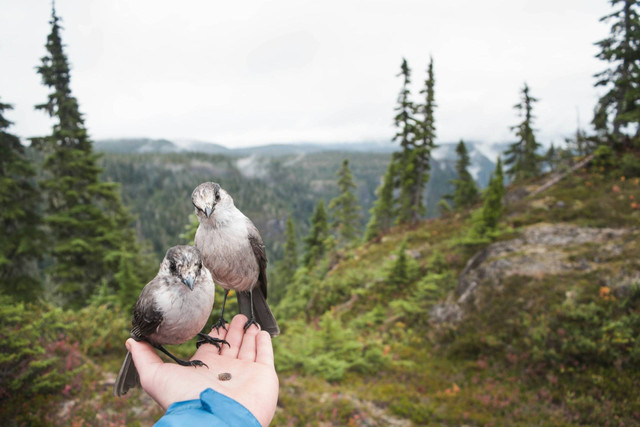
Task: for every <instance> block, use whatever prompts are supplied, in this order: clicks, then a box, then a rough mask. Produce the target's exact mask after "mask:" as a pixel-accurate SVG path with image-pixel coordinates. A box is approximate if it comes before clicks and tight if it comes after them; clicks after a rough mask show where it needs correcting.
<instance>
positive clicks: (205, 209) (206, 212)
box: [204, 206, 215, 218]
mask: <svg viewBox="0 0 640 427" xmlns="http://www.w3.org/2000/svg"><path fill="white" fill-rule="evenodd" d="M214 209H215V207H213V206H212V207H209V206H207V207H206V208H204V214H205V215H206V216H207V218H209V217H210V216H211V214H212V213H213V210H214Z"/></svg>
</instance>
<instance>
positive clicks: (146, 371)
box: [125, 338, 163, 384]
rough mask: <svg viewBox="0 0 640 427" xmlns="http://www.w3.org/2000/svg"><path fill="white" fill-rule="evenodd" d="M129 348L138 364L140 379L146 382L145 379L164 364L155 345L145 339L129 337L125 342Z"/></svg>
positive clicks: (135, 363) (135, 362) (134, 361)
mask: <svg viewBox="0 0 640 427" xmlns="http://www.w3.org/2000/svg"><path fill="white" fill-rule="evenodd" d="M125 346H126V347H127V350H129V352H131V357H132V358H133V363H134V365H136V369H137V370H138V374H139V375H140V381H141V382H142V383H143V384H144V382H145V379H147V378H148V377H149V375H151V374H152V372H154V371H155V370H156V369H157V368H158V366H161V365H162V364H163V362H162V359H160V357H159V356H158V355H157V354H156V352H155V351H154V349H153V347H151V345H149V343H146V342H144V341H136V340H134V339H132V338H129V339H128V340H127V342H126V343H125Z"/></svg>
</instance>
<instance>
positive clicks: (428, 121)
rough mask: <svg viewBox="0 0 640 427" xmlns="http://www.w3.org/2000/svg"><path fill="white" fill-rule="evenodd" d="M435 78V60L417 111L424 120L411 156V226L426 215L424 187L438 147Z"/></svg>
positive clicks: (430, 64) (431, 64)
mask: <svg viewBox="0 0 640 427" xmlns="http://www.w3.org/2000/svg"><path fill="white" fill-rule="evenodd" d="M434 87H435V77H434V74H433V58H431V59H430V61H429V67H428V69H427V79H426V80H425V83H424V88H423V89H422V90H421V91H420V93H421V94H423V95H424V97H425V102H424V104H421V105H418V106H416V111H417V112H418V113H419V114H421V115H422V120H420V121H418V122H416V141H415V143H414V148H413V150H412V153H411V154H412V155H411V156H410V160H409V162H410V163H411V164H412V165H413V166H412V168H411V169H412V171H413V174H414V178H413V180H412V184H413V187H412V189H411V193H412V202H411V220H410V222H411V224H415V223H417V222H418V220H419V219H420V216H421V215H423V214H424V211H425V206H424V201H423V198H424V187H425V185H426V184H427V182H428V181H429V170H430V169H431V150H433V149H434V148H435V147H436V144H435V138H436V127H435V116H434V110H435V107H436V102H435V91H434Z"/></svg>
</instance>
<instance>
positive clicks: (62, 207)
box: [33, 9, 148, 307]
mask: <svg viewBox="0 0 640 427" xmlns="http://www.w3.org/2000/svg"><path fill="white" fill-rule="evenodd" d="M50 22H51V33H50V34H49V36H48V38H47V44H46V49H47V55H45V56H44V57H43V58H42V63H41V65H40V66H39V67H38V73H39V74H40V75H41V76H42V81H43V83H44V85H45V86H47V87H49V88H51V90H52V91H51V93H50V94H49V97H48V102H46V103H45V104H41V105H37V106H36V109H38V110H43V111H46V112H47V113H48V114H49V116H51V117H53V118H54V119H55V120H56V121H55V124H54V126H53V132H52V134H51V135H49V136H45V137H41V138H34V139H33V144H34V146H35V147H36V148H37V149H39V150H40V151H41V152H42V153H43V154H44V156H45V159H44V163H43V172H44V179H43V180H42V181H41V183H40V186H41V187H42V188H43V189H44V190H45V192H46V196H47V197H46V199H47V206H48V211H47V214H48V215H47V216H46V218H45V222H46V224H47V225H48V228H49V230H50V237H51V240H52V241H53V245H52V250H51V255H52V257H53V261H54V263H53V265H52V266H51V268H50V269H49V275H50V279H51V282H52V283H53V284H54V286H55V287H56V291H57V293H58V295H59V297H60V299H61V300H62V302H63V303H64V304H65V305H67V306H75V307H79V306H81V305H82V304H83V302H84V301H85V300H86V299H87V298H88V297H89V296H90V295H91V294H92V292H93V291H94V290H95V289H96V288H97V287H98V286H100V285H101V283H102V282H103V281H107V283H108V285H109V288H110V289H111V290H112V291H113V292H117V291H118V288H119V286H118V284H117V279H116V277H115V276H116V275H117V274H118V272H119V267H120V266H121V265H123V264H122V263H121V262H120V261H121V260H122V259H123V256H124V258H125V259H126V258H127V256H125V255H124V254H121V253H120V251H121V250H122V248H123V247H124V248H126V250H127V251H128V252H130V253H132V254H134V256H135V261H134V263H135V265H136V268H135V269H134V271H135V274H138V275H139V274H143V272H145V271H148V270H146V269H145V268H144V267H143V264H144V263H143V260H142V258H141V257H140V253H139V250H140V249H139V246H138V244H137V242H136V241H135V237H134V235H133V233H132V232H131V230H130V229H129V225H130V223H131V222H132V217H131V215H130V214H129V213H128V211H127V210H126V209H125V208H124V206H123V204H122V201H121V199H120V194H119V187H118V185H117V184H115V183H106V182H101V181H100V179H99V176H100V173H101V171H102V170H101V169H100V168H99V167H98V165H97V159H98V156H97V155H95V154H94V153H93V147H92V143H91V140H90V139H89V136H88V134H87V130H86V128H85V126H84V120H83V118H82V115H81V114H80V111H79V107H78V102H77V100H76V98H75V97H73V96H72V94H71V88H70V72H69V64H68V61H67V57H66V55H65V53H64V50H63V44H62V40H61V38H60V30H61V27H60V25H59V18H58V17H57V16H56V13H55V9H53V10H52V19H51V21H50ZM147 279H148V278H147ZM144 281H145V280H143V279H142V278H140V277H139V278H138V283H140V285H138V288H139V287H141V285H142V284H143V282H144Z"/></svg>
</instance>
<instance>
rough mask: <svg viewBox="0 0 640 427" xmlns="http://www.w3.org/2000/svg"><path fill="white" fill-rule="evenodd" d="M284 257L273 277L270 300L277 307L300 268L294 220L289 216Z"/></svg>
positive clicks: (277, 265)
mask: <svg viewBox="0 0 640 427" xmlns="http://www.w3.org/2000/svg"><path fill="white" fill-rule="evenodd" d="M283 249H284V256H283V257H282V259H281V260H280V261H278V262H277V263H276V268H275V274H274V275H272V276H271V280H270V285H269V287H270V289H269V300H270V301H271V302H272V304H274V305H277V304H278V302H279V301H280V300H281V299H282V298H283V297H284V295H285V293H286V290H287V288H288V286H289V284H290V283H291V282H292V281H293V280H294V275H295V273H296V270H297V268H298V249H297V243H296V232H295V227H294V225H293V218H292V217H291V216H289V218H288V219H287V226H286V230H285V243H284V248H283Z"/></svg>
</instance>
